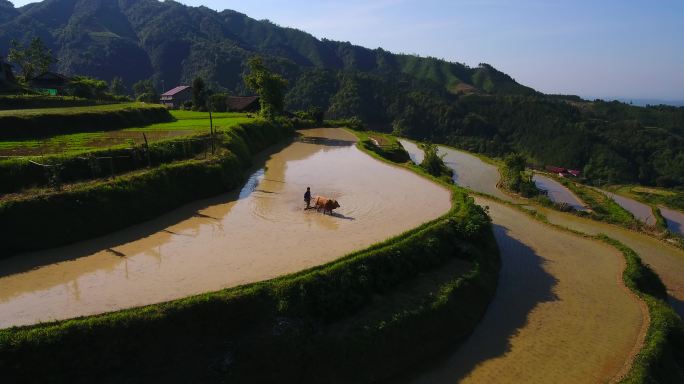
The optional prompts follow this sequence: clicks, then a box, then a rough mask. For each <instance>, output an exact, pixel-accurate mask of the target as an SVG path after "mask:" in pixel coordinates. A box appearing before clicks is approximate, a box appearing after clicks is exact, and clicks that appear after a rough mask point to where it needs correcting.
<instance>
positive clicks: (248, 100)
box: [226, 96, 261, 112]
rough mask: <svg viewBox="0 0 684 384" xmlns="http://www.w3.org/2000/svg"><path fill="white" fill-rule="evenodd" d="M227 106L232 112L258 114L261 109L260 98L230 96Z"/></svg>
mask: <svg viewBox="0 0 684 384" xmlns="http://www.w3.org/2000/svg"><path fill="white" fill-rule="evenodd" d="M226 105H227V106H228V111H230V112H257V111H259V109H260V108H261V106H260V105H259V96H244V97H240V96H228V98H227V99H226Z"/></svg>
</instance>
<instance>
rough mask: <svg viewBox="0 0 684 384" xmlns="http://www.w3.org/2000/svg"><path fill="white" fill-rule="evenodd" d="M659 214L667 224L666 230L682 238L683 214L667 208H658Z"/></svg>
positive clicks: (683, 231)
mask: <svg viewBox="0 0 684 384" xmlns="http://www.w3.org/2000/svg"><path fill="white" fill-rule="evenodd" d="M659 208H660V214H661V215H663V217H664V218H665V221H666V222H667V229H669V230H670V231H672V232H674V233H677V234H679V235H681V236H684V213H682V212H680V211H677V210H674V209H670V208H667V207H659Z"/></svg>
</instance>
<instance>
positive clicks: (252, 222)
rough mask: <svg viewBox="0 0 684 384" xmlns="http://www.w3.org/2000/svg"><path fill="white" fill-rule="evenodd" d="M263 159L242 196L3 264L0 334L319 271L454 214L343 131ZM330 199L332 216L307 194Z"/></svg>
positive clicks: (326, 132)
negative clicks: (306, 199)
mask: <svg viewBox="0 0 684 384" xmlns="http://www.w3.org/2000/svg"><path fill="white" fill-rule="evenodd" d="M301 135H302V136H301V139H299V140H297V141H295V142H293V143H292V144H290V145H288V146H287V147H285V148H284V149H281V150H278V151H277V152H276V153H271V154H270V155H268V156H265V159H264V160H263V161H262V162H261V167H259V168H257V169H255V170H254V173H253V174H252V176H251V177H250V179H249V181H248V182H247V183H246V184H245V185H244V187H243V188H241V190H237V191H233V192H231V193H227V194H225V195H223V196H218V197H216V198H213V199H209V200H205V201H200V202H196V203H194V204H191V205H188V206H185V207H182V208H180V209H179V210H176V211H174V212H171V213H169V214H167V215H164V216H162V217H160V218H158V219H156V220H153V221H150V222H147V223H143V224H140V225H136V226H133V227H130V228H128V229H126V230H123V231H120V232H117V233H114V234H111V235H109V236H105V237H102V238H98V239H94V240H91V241H86V242H82V243H78V244H74V245H71V246H67V247H62V248H59V249H53V250H49V251H45V252H37V253H32V254H23V255H18V256H16V257H14V258H11V259H8V260H4V261H0V327H8V326H12V325H23V324H32V323H36V322H38V321H48V320H53V319H65V318H71V317H75V316H82V315H90V314H96V313H101V312H106V311H111V310H115V309H120V308H127V307H133V306H139V305H144V304H150V303H157V302H161V301H166V300H171V299H176V298H180V297H185V296H188V295H192V294H198V293H202V292H207V291H213V290H218V289H221V288H225V287H231V286H236V285H240V284H245V283H249V282H254V281H260V280H264V279H268V278H272V277H276V276H280V275H283V274H286V273H291V272H296V271H299V270H302V269H305V268H307V267H312V266H315V265H320V264H323V263H326V262H329V261H331V260H334V259H336V258H339V257H341V256H343V255H345V254H347V253H349V252H352V251H354V250H358V249H363V248H365V247H367V246H369V245H371V244H373V243H376V242H378V241H382V240H385V239H387V238H389V237H391V236H393V235H397V234H399V233H401V232H403V231H406V230H408V229H411V228H414V227H416V226H418V225H420V224H421V223H423V222H426V221H429V220H431V219H434V218H437V217H439V216H440V215H442V214H444V213H445V212H447V211H448V210H449V209H450V206H451V204H450V194H449V191H448V190H446V189H445V188H443V187H441V186H437V185H435V184H434V183H431V182H429V181H427V180H426V179H424V178H422V177H420V176H417V175H415V174H414V173H412V172H409V171H407V170H404V169H401V168H398V167H393V166H390V165H387V164H385V163H382V162H380V161H378V160H375V159H373V158H372V157H370V156H368V155H366V154H364V153H363V152H361V151H360V150H358V149H357V148H356V147H355V146H354V143H355V137H354V136H353V135H351V134H350V133H348V132H347V131H345V130H342V129H312V130H306V131H302V132H301ZM307 186H310V187H311V189H312V192H313V194H314V195H324V196H329V197H333V198H335V199H337V200H338V201H339V204H340V205H341V207H340V208H339V209H337V210H336V211H335V214H334V215H333V216H326V215H323V214H322V213H318V212H316V211H315V210H308V211H304V209H303V207H304V203H303V194H304V191H305V190H306V187H307Z"/></svg>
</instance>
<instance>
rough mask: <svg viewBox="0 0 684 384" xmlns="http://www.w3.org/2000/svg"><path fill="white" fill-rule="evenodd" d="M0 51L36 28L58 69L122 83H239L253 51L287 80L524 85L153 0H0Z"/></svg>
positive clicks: (488, 89) (515, 89)
mask: <svg viewBox="0 0 684 384" xmlns="http://www.w3.org/2000/svg"><path fill="white" fill-rule="evenodd" d="M0 23H1V24H0V53H1V52H6V51H7V49H8V45H9V42H10V40H12V39H17V40H20V41H21V40H24V41H25V40H27V39H28V38H29V37H31V36H40V37H41V38H43V40H44V41H45V42H46V43H47V44H48V45H49V46H50V47H51V48H52V49H53V50H54V52H55V53H56V55H57V57H58V59H59V64H58V70H59V71H61V72H64V73H66V74H84V75H89V76H94V77H98V78H101V79H104V80H111V79H112V78H113V77H115V76H120V77H122V78H123V79H124V80H125V82H126V83H127V84H128V85H130V84H132V83H133V82H135V81H138V80H141V79H146V78H149V77H153V78H154V80H155V83H156V84H158V85H160V86H161V83H162V81H163V82H164V84H165V86H167V87H170V86H173V85H176V84H180V83H189V82H191V81H192V78H194V77H195V76H196V75H202V76H204V77H205V78H206V79H207V80H208V81H209V82H210V83H211V84H213V85H214V87H220V88H225V89H227V90H230V91H233V92H238V93H240V92H242V91H243V89H242V80H241V76H242V73H243V72H244V70H245V62H246V59H247V58H248V57H250V56H252V55H255V54H259V55H263V56H265V57H267V59H268V60H269V61H271V62H274V63H277V66H279V67H280V68H279V69H281V70H282V71H283V72H284V73H286V75H287V77H288V78H289V79H290V80H291V81H296V80H297V79H298V78H299V76H301V74H302V72H303V71H305V70H306V69H312V68H318V69H327V70H338V71H339V70H357V71H362V72H368V73H373V72H375V73H396V74H399V73H403V74H408V75H410V76H414V77H415V78H417V79H420V80H426V81H430V82H434V83H436V84H438V85H440V86H443V87H444V88H445V89H448V90H455V89H456V86H457V85H458V84H465V85H467V86H468V87H466V88H469V87H472V90H473V91H478V92H484V93H496V94H502V93H506V94H511V93H524V94H530V93H534V91H533V90H532V89H530V88H527V87H525V86H522V85H520V84H518V83H517V82H515V80H513V79H512V78H510V77H509V76H507V75H505V74H503V73H501V72H499V71H497V70H496V69H494V68H493V67H491V66H489V65H485V66H481V67H478V68H469V67H467V66H465V65H463V64H459V63H449V62H446V61H443V60H437V59H432V58H421V57H416V56H410V55H395V54H392V53H390V52H387V51H384V50H382V49H376V50H371V49H367V48H363V47H359V46H355V45H352V44H349V43H342V42H336V41H330V40H318V39H316V38H315V37H313V36H311V35H310V34H308V33H305V32H302V31H299V30H296V29H292V28H283V27H279V26H277V25H275V24H273V23H271V22H269V21H257V20H254V19H252V18H249V17H247V16H246V15H244V14H241V13H238V12H235V11H230V10H225V11H222V12H216V11H214V10H211V9H209V8H206V7H199V8H197V7H188V6H185V5H182V4H180V3H176V2H173V1H165V2H159V1H156V0H45V1H43V2H40V3H34V4H29V5H27V6H24V7H21V8H19V9H14V7H13V6H12V5H11V3H9V2H8V1H6V0H0Z"/></svg>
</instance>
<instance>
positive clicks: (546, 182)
mask: <svg viewBox="0 0 684 384" xmlns="http://www.w3.org/2000/svg"><path fill="white" fill-rule="evenodd" d="M533 180H534V183H535V184H536V185H537V188H539V189H541V190H542V191H546V194H547V195H548V196H549V199H551V201H553V202H554V203H565V204H567V205H569V206H571V207H572V208H573V209H574V210H576V211H586V210H587V208H586V207H585V206H584V203H583V202H582V200H580V199H579V197H577V196H575V194H574V193H572V191H570V190H569V189H568V188H567V187H565V186H564V185H563V184H561V183H559V182H557V181H556V180H554V179H552V178H550V177H546V176H544V175H540V174H535V175H534V177H533Z"/></svg>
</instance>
